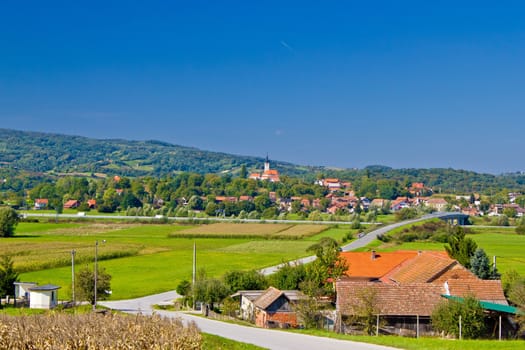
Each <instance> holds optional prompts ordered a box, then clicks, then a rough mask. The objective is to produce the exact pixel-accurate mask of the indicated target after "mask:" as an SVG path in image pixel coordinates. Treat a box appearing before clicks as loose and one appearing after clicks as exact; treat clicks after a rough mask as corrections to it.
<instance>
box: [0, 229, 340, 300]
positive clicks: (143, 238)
mask: <svg viewBox="0 0 525 350" xmlns="http://www.w3.org/2000/svg"><path fill="white" fill-rule="evenodd" d="M217 225H220V224H214V225H202V226H198V228H199V230H204V231H202V232H205V229H206V228H208V230H209V231H210V233H211V232H219V231H221V229H220V228H219V227H218V226H217ZM223 225H225V227H228V226H229V225H231V224H223ZM243 225H245V224H238V226H243ZM250 225H253V224H250ZM296 226H297V228H295V227H296ZM259 227H260V230H261V232H267V231H268V230H272V224H259ZM277 227H278V226H277ZM191 228H192V226H187V225H180V224H138V223H99V222H97V223H92V222H85V223H58V224H55V223H20V224H19V226H18V227H17V231H16V235H15V237H13V238H8V239H1V242H2V243H1V244H0V254H9V255H11V256H13V259H14V261H15V267H16V268H17V269H20V270H22V271H24V272H23V273H22V274H21V280H22V281H33V282H37V283H40V284H46V283H52V284H56V285H59V286H61V287H62V288H61V290H60V292H59V294H60V298H62V299H67V298H69V297H70V294H71V250H73V249H74V250H75V251H76V255H75V263H76V265H75V267H76V270H77V271H78V269H81V268H83V267H86V266H89V267H91V268H92V267H93V260H94V255H95V241H98V242H99V245H98V259H99V266H100V267H103V268H105V269H106V270H107V272H108V273H109V274H110V275H111V276H112V281H111V287H112V292H113V294H112V298H114V299H125V298H132V297H138V296H143V295H148V294H153V293H158V292H163V291H166V290H173V289H174V288H175V287H176V286H177V284H178V283H179V282H180V281H181V280H183V279H188V280H191V276H192V261H193V244H194V243H195V245H196V248H197V268H198V269H201V268H204V269H205V270H206V272H207V274H208V275H210V276H217V277H219V276H221V275H222V274H224V273H225V272H227V271H229V270H237V269H239V270H248V269H260V268H263V267H267V266H272V265H276V264H279V263H282V262H283V261H288V260H292V259H296V258H300V257H303V256H307V255H308V254H307V253H306V248H308V247H309V246H310V245H312V243H313V242H315V241H316V240H318V239H320V238H321V237H325V236H330V237H334V238H335V239H337V240H342V238H343V237H344V236H345V235H346V234H347V233H348V232H350V229H349V228H337V227H333V228H328V229H327V227H326V226H317V225H305V226H304V227H302V225H286V230H290V232H299V233H300V234H301V235H302V234H303V233H304V232H306V231H308V232H312V230H313V229H315V230H317V232H320V233H318V234H314V235H310V236H308V237H307V238H305V239H297V238H296V237H293V239H290V240H286V239H279V240H271V239H262V238H261V239H255V238H191V239H189V238H170V235H173V234H176V233H177V232H180V231H184V230H188V229H191ZM273 229H275V228H273ZM250 230H252V231H253V230H254V228H253V227H251V228H250ZM321 231H322V232H321ZM103 240H105V243H103Z"/></svg>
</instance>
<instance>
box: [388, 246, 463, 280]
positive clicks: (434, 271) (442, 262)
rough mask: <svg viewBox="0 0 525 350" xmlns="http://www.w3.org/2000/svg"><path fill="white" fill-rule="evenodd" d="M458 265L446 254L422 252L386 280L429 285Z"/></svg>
mask: <svg viewBox="0 0 525 350" xmlns="http://www.w3.org/2000/svg"><path fill="white" fill-rule="evenodd" d="M456 264H458V263H457V261H456V260H454V259H451V258H449V257H448V255H447V254H446V253H444V252H421V253H418V254H417V255H416V256H415V257H414V258H413V259H410V260H409V261H407V262H405V263H403V264H402V265H400V266H399V267H397V268H396V269H394V270H392V271H391V272H390V273H389V274H388V275H387V276H385V278H386V279H388V280H392V281H395V282H397V283H416V282H417V283H427V282H432V280H434V279H435V278H437V277H438V276H439V275H440V274H442V273H444V272H445V271H447V270H448V269H450V268H451V267H452V266H453V265H456ZM385 282H386V281H385Z"/></svg>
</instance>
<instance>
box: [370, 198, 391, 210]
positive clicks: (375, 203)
mask: <svg viewBox="0 0 525 350" xmlns="http://www.w3.org/2000/svg"><path fill="white" fill-rule="evenodd" d="M388 202H389V200H388V199H382V198H375V199H372V202H370V206H371V207H374V208H379V209H381V208H383V207H384V206H386V205H387V204H388Z"/></svg>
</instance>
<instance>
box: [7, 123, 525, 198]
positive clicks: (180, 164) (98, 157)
mask: <svg viewBox="0 0 525 350" xmlns="http://www.w3.org/2000/svg"><path fill="white" fill-rule="evenodd" d="M263 162H264V158H262V157H259V158H258V157H248V156H238V155H232V154H226V153H218V152H210V151H203V150H200V149H197V148H191V147H184V146H178V145H173V144H169V143H165V142H160V141H127V140H98V139H92V138H87V137H79V136H68V135H59V134H51V133H40V132H27V131H16V130H8V129H0V175H2V176H4V177H5V176H7V175H8V174H9V175H10V176H12V175H14V173H19V174H20V172H24V173H25V175H24V177H25V178H27V177H29V176H30V177H34V176H35V175H37V174H35V173H42V174H49V175H53V174H54V175H57V174H74V173H78V174H86V175H88V176H89V175H91V174H98V173H101V174H105V175H121V176H133V177H134V176H154V177H162V176H165V175H168V174H173V173H176V172H196V173H201V174H206V173H216V174H219V173H230V174H233V175H234V176H235V175H237V174H239V171H240V168H241V166H242V165H245V166H246V168H247V170H248V171H249V172H250V171H260V170H261V169H262V167H263ZM271 166H272V168H276V169H278V170H279V171H280V172H281V174H282V175H286V176H292V177H294V176H299V177H301V178H303V179H305V180H307V181H308V182H313V180H314V179H315V178H316V177H317V176H327V177H337V178H341V179H343V180H346V181H351V182H354V183H356V185H357V184H359V185H361V186H364V185H367V182H369V183H368V185H370V186H371V187H370V189H371V191H372V192H373V191H374V188H375V187H374V186H379V185H381V183H378V181H380V180H381V181H383V183H384V182H385V181H395V182H397V186H400V187H406V186H407V185H408V184H409V183H412V182H423V183H424V184H425V185H426V186H428V187H431V188H433V189H434V191H436V192H439V191H441V192H447V193H472V192H482V193H494V192H497V191H499V190H502V189H508V190H515V191H516V190H521V191H525V176H524V175H522V174H507V175H499V176H495V175H491V174H480V173H476V172H473V171H467V170H455V169H392V168H389V167H385V166H369V167H366V168H364V169H342V170H341V169H339V170H334V169H330V168H326V167H306V166H299V165H294V164H291V163H286V162H278V161H272V160H271ZM321 174H322V175H321Z"/></svg>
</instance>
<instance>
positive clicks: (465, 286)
mask: <svg viewBox="0 0 525 350" xmlns="http://www.w3.org/2000/svg"><path fill="white" fill-rule="evenodd" d="M447 284H448V289H449V291H450V295H453V296H458V297H465V296H468V295H473V296H474V297H475V298H476V299H478V300H483V301H488V302H491V303H497V304H503V305H508V303H507V299H506V298H505V295H504V294H503V288H502V287H501V281H500V280H480V279H466V280H459V279H458V280H454V279H451V280H448V281H447Z"/></svg>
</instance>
